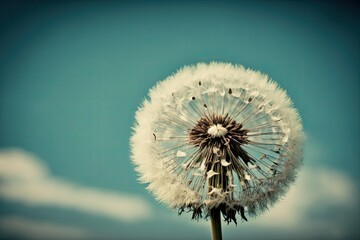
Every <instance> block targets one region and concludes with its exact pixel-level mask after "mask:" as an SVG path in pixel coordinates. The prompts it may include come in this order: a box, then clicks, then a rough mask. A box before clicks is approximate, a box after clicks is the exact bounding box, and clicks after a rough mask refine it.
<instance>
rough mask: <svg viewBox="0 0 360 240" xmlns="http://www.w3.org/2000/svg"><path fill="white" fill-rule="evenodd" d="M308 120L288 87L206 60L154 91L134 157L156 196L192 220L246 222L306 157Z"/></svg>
mask: <svg viewBox="0 0 360 240" xmlns="http://www.w3.org/2000/svg"><path fill="white" fill-rule="evenodd" d="M302 142H303V132H302V125H301V121H300V118H299V115H298V113H297V111H296V110H295V109H294V108H293V107H292V102H291V100H290V99H289V98H288V96H287V94H286V93H285V91H284V90H281V89H280V88H279V87H278V86H277V84H276V83H275V82H273V81H271V80H269V78H268V77H267V76H266V75H264V74H261V73H260V72H256V71H253V70H250V69H246V68H244V67H243V66H239V65H232V64H226V63H215V62H213V63H210V64H204V63H200V64H197V65H194V66H188V67H184V68H182V69H180V70H179V71H178V72H177V73H175V74H174V75H172V76H170V77H168V78H167V79H165V80H164V81H161V82H159V83H158V84H157V85H156V86H155V87H153V88H152V89H151V90H150V91H149V98H148V99H145V100H144V102H143V104H142V106H141V107H140V108H139V109H138V111H137V112H136V123H135V125H134V127H133V135H132V137H131V149H132V161H133V163H134V165H135V167H136V171H137V172H138V173H139V180H140V181H141V182H142V183H148V187H147V189H148V190H149V191H150V192H152V193H153V194H154V196H155V197H156V199H157V200H159V201H160V202H162V203H164V204H167V205H168V206H170V207H171V208H174V209H178V211H179V214H180V213H182V212H183V211H185V210H189V211H192V218H193V219H197V220H198V219H200V218H207V217H210V219H211V223H212V229H213V233H212V234H213V239H221V228H220V215H221V214H222V216H223V217H224V220H225V221H226V222H227V223H229V222H232V221H233V222H234V223H235V224H236V223H237V218H236V216H237V214H239V215H240V217H241V219H242V220H244V221H247V217H248V216H256V215H258V214H260V213H261V212H263V211H264V210H266V209H267V208H268V207H269V206H271V205H272V204H274V203H275V202H276V201H277V200H278V199H279V198H280V197H281V196H283V195H284V194H285V192H286V190H287V189H288V187H289V184H290V183H292V182H293V181H294V180H295V177H296V173H297V169H298V167H299V166H300V165H301V161H302Z"/></svg>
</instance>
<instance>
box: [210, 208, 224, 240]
mask: <svg viewBox="0 0 360 240" xmlns="http://www.w3.org/2000/svg"><path fill="white" fill-rule="evenodd" d="M210 220H211V239H212V240H222V234H221V215H220V209H219V208H213V209H211V210H210Z"/></svg>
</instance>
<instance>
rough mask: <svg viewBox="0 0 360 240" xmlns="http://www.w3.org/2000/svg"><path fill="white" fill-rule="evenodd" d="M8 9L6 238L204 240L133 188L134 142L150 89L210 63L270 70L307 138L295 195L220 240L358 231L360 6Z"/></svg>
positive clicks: (2, 230) (1, 196)
mask: <svg viewBox="0 0 360 240" xmlns="http://www.w3.org/2000/svg"><path fill="white" fill-rule="evenodd" d="M0 9H1V10H0V238H1V239H41V238H43V239H49V238H54V236H61V238H63V239H65V238H68V239H80V238H85V239H100V238H101V239H170V236H171V238H172V239H208V238H209V236H210V233H209V227H208V224H209V223H208V222H206V221H204V222H199V223H197V222H194V221H191V220H190V216H189V215H182V216H181V217H178V216H177V213H176V212H175V211H172V210H170V209H168V208H167V207H166V206H163V205H161V204H159V203H157V202H156V201H155V200H154V199H153V196H152V195H151V194H150V193H148V192H147V191H146V190H145V187H146V186H145V185H142V184H139V183H138V182H137V180H136V178H137V176H136V173H135V171H134V170H133V166H132V164H131V163H130V160H129V143H128V141H129V136H130V133H131V126H132V124H133V121H134V113H135V111H136V109H137V107H138V106H139V104H140V103H141V101H142V100H143V98H144V97H145V95H146V94H147V91H148V89H149V88H150V87H151V86H153V85H154V84H155V83H156V82H157V81H159V80H162V79H164V78H166V77H167V76H168V75H170V74H171V73H173V72H175V71H176V70H177V69H178V68H180V67H181V66H183V65H189V64H194V63H197V62H209V61H226V62H231V63H237V64H243V65H244V66H246V67H250V68H253V69H256V70H260V71H262V72H265V73H267V74H269V76H270V77H271V78H272V79H274V80H275V81H277V82H278V83H279V85H280V86H281V87H283V88H284V89H286V90H287V92H288V94H289V95H290V97H291V98H292V100H293V102H294V105H295V107H296V108H298V110H299V112H300V114H301V116H302V119H303V124H304V130H305V133H306V136H307V140H306V144H305V158H304V167H303V171H302V173H301V174H300V176H299V179H298V181H297V183H296V184H295V185H294V186H293V187H292V188H291V189H290V192H289V193H288V195H287V196H286V197H285V198H284V199H283V200H282V201H281V202H280V203H279V204H278V205H276V206H275V207H274V208H272V209H270V210H269V211H268V212H267V213H266V214H264V216H262V217H259V218H257V219H252V220H251V221H250V222H249V223H241V224H239V225H238V226H237V227H235V226H225V225H223V234H224V239H238V238H240V239H244V238H246V239H269V236H272V237H273V238H274V239H281V238H282V239H289V238H292V239H331V238H333V239H349V238H350V239H351V238H352V239H354V238H356V237H360V232H359V229H358V227H357V222H358V221H359V220H360V219H359V216H360V208H359V186H360V177H359V174H358V171H359V169H360V163H359V156H360V151H359V147H358V144H359V140H360V134H359V133H360V131H359V122H360V117H359V116H360V114H359V109H360V108H359V107H358V105H359V102H360V101H359V100H360V97H359V90H360V79H359V76H360V75H359V69H360V68H359V56H360V54H359V53H360V52H359V33H360V27H359V18H358V16H356V8H355V7H352V6H351V5H350V4H346V3H345V4H340V3H339V4H335V3H331V2H328V3H326V2H315V3H311V2H286V1H269V2H265V1H255V2H250V1H240V2H232V1H225V2H222V3H220V2H215V1H209V2H205V1H201V2H190V1H184V2H180V1H153V2H151V3H150V2H139V1H137V2H135V3H128V2H116V1H106V2H100V1H89V2H87V1H74V2H71V1H66V2H60V1H59V2H56V3H47V2H42V1H36V2H31V1H30V2H21V1H14V2H11V3H10V2H8V3H3V2H2V3H1V4H0ZM270 239H271V237H270Z"/></svg>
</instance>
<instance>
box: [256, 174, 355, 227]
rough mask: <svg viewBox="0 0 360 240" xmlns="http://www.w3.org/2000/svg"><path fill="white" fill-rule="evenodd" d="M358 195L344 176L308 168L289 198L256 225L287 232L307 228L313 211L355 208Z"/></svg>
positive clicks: (292, 188) (287, 196)
mask: <svg viewBox="0 0 360 240" xmlns="http://www.w3.org/2000/svg"><path fill="white" fill-rule="evenodd" d="M356 191H357V189H356V187H355V186H354V184H353V183H352V182H351V180H350V179H349V178H348V177H347V176H346V175H345V174H343V173H341V172H338V171H335V170H330V169H325V168H315V169H313V168H305V169H303V171H302V172H301V173H300V174H299V177H298V180H297V181H296V183H295V184H294V186H292V187H291V189H290V191H289V192H288V194H287V195H286V197H285V198H284V199H283V200H282V201H280V202H279V203H277V204H276V205H275V207H274V208H271V209H270V210H269V211H268V212H266V213H264V215H263V216H261V217H260V218H258V219H256V221H255V222H254V223H255V224H256V225H264V226H271V227H287V228H292V227H293V228H295V227H296V228H297V227H299V225H301V226H304V223H306V222H308V221H309V219H307V216H308V215H309V211H313V210H314V209H322V208H329V209H331V208H335V207H339V208H342V209H346V208H351V207H353V206H354V205H355V204H356V198H357V193H356ZM310 222H311V220H310Z"/></svg>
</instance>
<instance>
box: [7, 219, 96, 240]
mask: <svg viewBox="0 0 360 240" xmlns="http://www.w3.org/2000/svg"><path fill="white" fill-rule="evenodd" d="M0 230H1V232H2V237H4V235H3V234H4V232H5V233H6V235H5V236H7V237H11V238H12V237H14V236H15V237H23V236H26V237H27V238H29V239H39V240H41V239H59V240H60V239H61V240H65V239H88V238H89V237H91V236H89V235H88V234H87V233H86V231H84V230H82V229H79V228H75V227H71V226H64V225H59V224H52V223H48V222H44V221H35V220H33V219H26V218H22V217H17V216H6V217H2V219H0Z"/></svg>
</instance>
